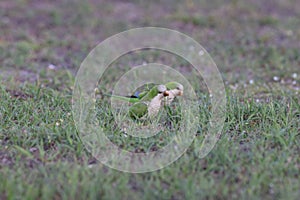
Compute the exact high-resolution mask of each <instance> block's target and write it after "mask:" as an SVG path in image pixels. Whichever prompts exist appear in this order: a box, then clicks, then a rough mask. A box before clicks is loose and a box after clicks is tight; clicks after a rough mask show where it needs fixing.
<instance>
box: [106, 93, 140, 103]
mask: <svg viewBox="0 0 300 200" xmlns="http://www.w3.org/2000/svg"><path fill="white" fill-rule="evenodd" d="M104 95H105V96H108V97H110V98H112V99H113V100H120V101H126V102H129V103H136V102H139V101H140V100H139V99H138V98H135V97H124V96H119V95H113V94H104Z"/></svg>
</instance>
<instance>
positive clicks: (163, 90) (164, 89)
mask: <svg viewBox="0 0 300 200" xmlns="http://www.w3.org/2000/svg"><path fill="white" fill-rule="evenodd" d="M157 91H158V93H159V94H163V95H164V96H165V97H166V96H169V92H168V90H167V87H166V86H165V85H158V86H157Z"/></svg>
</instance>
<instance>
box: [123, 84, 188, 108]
mask: <svg viewBox="0 0 300 200" xmlns="http://www.w3.org/2000/svg"><path fill="white" fill-rule="evenodd" d="M155 85H157V84H154V83H147V84H145V85H144V86H142V87H140V88H138V89H137V90H136V91H135V93H134V94H133V95H131V96H128V98H131V99H132V100H131V101H138V100H137V99H142V98H143V97H144V96H145V95H146V94H147V93H148V92H149V90H150V89H151V88H153V87H154V86H155ZM165 86H166V88H167V90H168V91H169V92H170V95H169V96H168V97H167V100H168V102H169V103H171V102H172V101H173V100H174V98H175V97H177V96H182V95H183V85H182V84H180V83H178V82H175V81H171V82H168V83H166V84H165Z"/></svg>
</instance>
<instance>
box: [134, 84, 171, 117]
mask: <svg viewBox="0 0 300 200" xmlns="http://www.w3.org/2000/svg"><path fill="white" fill-rule="evenodd" d="M168 95H169V92H168V91H167V88H166V86H165V85H157V86H154V87H153V88H152V89H151V90H150V91H149V92H148V93H147V94H145V95H144V96H143V97H142V98H141V99H140V100H139V102H136V103H134V104H133V105H132V106H131V107H130V108H129V116H130V117H131V118H133V119H142V118H144V117H150V118H152V117H155V116H156V115H157V114H158V112H159V110H160V107H161V104H162V100H163V99H164V97H166V96H168ZM137 99H138V98H137Z"/></svg>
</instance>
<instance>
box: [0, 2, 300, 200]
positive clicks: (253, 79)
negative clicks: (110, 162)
mask: <svg viewBox="0 0 300 200" xmlns="http://www.w3.org/2000/svg"><path fill="white" fill-rule="evenodd" d="M298 5H299V3H298V2H297V1H296V0H289V1H285V2H281V1H280V2H279V1H276V2H274V4H273V5H272V6H271V5H267V4H263V3H261V2H259V1H257V0H253V1H251V2H248V1H247V2H246V1H228V2H227V3H226V4H225V3H222V2H220V1H217V0H213V1H203V2H202V3H196V2H193V1H185V2H184V3H183V2H181V1H172V2H168V1H166V2H160V3H156V4H153V3H150V2H144V1H134V3H132V2H127V3H124V2H122V1H114V2H110V3H107V2H102V1H99V2H95V1H92V0H87V1H79V0H75V1H72V3H70V2H68V1H60V2H53V3H47V2H37V1H35V0H34V1H23V0H16V1H2V2H1V3H0V17H1V18H2V19H3V20H1V22H0V29H1V31H2V33H3V34H1V36H0V83H1V84H0V98H1V99H0V180H1V181H0V199H21V198H22V199H23V198H24V199H100V198H101V199H153V198H157V199H262V198H263V199H298V197H299V195H300V190H299V188H300V181H299V180H300V177H299V176H300V173H299V172H300V158H299V150H300V149H299V146H300V135H299V131H300V103H299V102H300V99H299V90H300V70H299V65H300V53H299V48H300V46H299V38H300V30H299V24H300V21H299V19H300V16H299V13H300V10H299V6H298ZM258 10H259V11H262V12H258ZM153 13H155V15H153ZM120 16H121V17H120ZM139 26H162V27H167V28H172V29H176V30H179V31H181V32H183V33H186V34H187V35H189V36H191V37H193V38H194V39H195V40H197V41H199V42H200V43H201V44H202V45H203V46H204V47H205V49H207V50H208V52H209V53H210V54H211V56H212V58H213V59H214V60H215V62H216V64H217V65H218V67H219V70H220V72H221V75H222V77H223V79H224V83H225V87H226V94H227V112H226V120H225V124H224V128H223V132H222V135H221V136H220V139H219V141H218V143H217V145H216V146H215V148H214V149H213V150H212V151H211V152H210V154H209V155H208V156H206V157H204V158H203V159H199V158H198V157H197V150H198V149H199V143H197V142H194V143H192V145H191V146H190V147H189V148H188V149H187V151H186V153H184V154H183V155H182V156H181V157H180V158H179V159H178V160H177V161H176V162H174V163H172V164H171V165H170V166H167V167H165V168H163V169H161V170H158V171H154V172H149V173H140V174H130V173H124V172H119V171H117V170H114V169H111V168H109V167H107V166H105V165H103V164H101V163H100V162H99V161H97V160H96V159H95V158H94V157H93V156H92V155H91V154H90V153H89V152H88V151H87V150H86V149H85V147H84V146H83V143H82V141H81V140H80V137H79V135H78V131H77V130H76V128H75V124H74V121H73V117H72V108H71V106H72V104H71V103H72V100H71V98H72V89H73V83H74V76H75V74H76V70H78V68H79V66H80V63H81V62H82V60H83V59H84V58H85V56H86V55H87V54H88V53H89V51H90V50H91V49H92V48H93V47H95V46H96V45H97V44H98V42H100V41H102V40H103V39H105V38H106V37H109V36H111V35H113V34H115V33H118V32H120V31H124V30H126V29H129V28H134V27H139ZM143 62H160V63H164V64H166V65H169V66H172V67H174V68H175V69H177V70H178V71H180V72H181V73H182V74H183V75H185V76H186V77H187V78H188V80H189V81H191V82H192V85H193V86H194V87H195V89H196V92H197V94H199V96H200V97H201V99H199V102H201V104H199V108H200V111H201V112H200V113H198V116H199V127H198V132H197V136H196V138H197V140H200V141H201V140H202V139H203V135H205V134H206V133H207V119H208V117H209V113H210V102H209V101H208V98H207V97H206V96H207V95H208V94H207V90H206V88H205V84H204V83H203V81H202V79H198V78H199V77H197V76H195V74H194V71H193V70H191V66H189V65H188V64H187V63H186V62H184V60H182V59H179V58H177V57H176V56H174V55H170V54H169V53H166V52H157V51H156V52H152V51H145V52H143V51H138V52H135V53H133V54H131V55H127V57H126V56H124V57H121V58H120V59H119V60H117V61H116V62H115V63H113V64H112V66H110V68H109V69H108V70H107V71H106V72H105V74H106V77H105V78H104V79H103V80H102V83H103V85H102V86H103V88H100V90H101V91H102V90H103V91H105V92H110V91H111V89H112V88H111V85H110V82H109V81H111V80H113V81H114V82H115V81H117V80H118V78H119V77H120V76H121V75H122V74H123V73H124V72H126V71H127V70H129V69H130V68H131V66H133V65H140V64H142V63H143ZM50 66H51V67H50ZM202 97H203V98H202ZM205 97H206V98H205ZM98 103H99V106H100V107H99V109H98V110H97V112H98V113H97V116H98V117H99V118H100V119H102V122H104V123H103V124H100V125H102V126H104V127H105V128H107V130H115V129H114V128H115V127H114V122H113V121H112V119H113V118H112V115H111V112H112V110H111V109H110V108H109V106H107V105H106V104H104V101H102V100H101V99H99V100H98ZM101 106H102V107H101ZM108 136H109V138H111V140H112V141H114V142H115V143H116V144H118V145H119V146H121V147H122V148H125V149H127V150H131V151H135V152H144V151H152V150H156V149H158V148H160V147H162V146H164V144H165V142H167V141H168V138H167V137H162V136H161V135H158V136H156V137H154V138H151V139H149V140H147V141H142V140H133V139H132V138H131V137H128V136H127V137H126V136H125V134H123V132H120V131H116V132H112V133H110V134H109V135H108Z"/></svg>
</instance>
